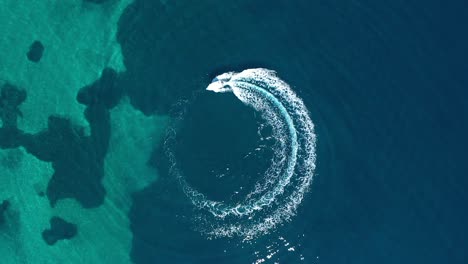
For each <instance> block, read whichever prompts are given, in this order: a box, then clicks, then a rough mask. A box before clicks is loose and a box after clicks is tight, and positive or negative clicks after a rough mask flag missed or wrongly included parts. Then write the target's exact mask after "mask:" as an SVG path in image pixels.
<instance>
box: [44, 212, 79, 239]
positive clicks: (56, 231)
mask: <svg viewBox="0 0 468 264" xmlns="http://www.w3.org/2000/svg"><path fill="white" fill-rule="evenodd" d="M77 232H78V228H77V226H76V225H75V224H73V223H69V222H67V221H65V220H63V219H62V218H60V217H57V216H54V217H52V218H51V219H50V229H46V230H44V231H43V232H42V238H43V239H44V241H45V242H46V243H47V244H48V245H54V244H55V243H56V242H57V241H59V240H63V239H71V238H73V237H74V236H75V235H76V233H77Z"/></svg>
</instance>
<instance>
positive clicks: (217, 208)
mask: <svg viewBox="0 0 468 264" xmlns="http://www.w3.org/2000/svg"><path fill="white" fill-rule="evenodd" d="M207 90H209V91H213V92H218V93H224V92H232V93H233V94H234V95H235V96H236V97H237V98H238V99H239V100H241V101H242V102H243V103H244V104H246V105H249V106H251V107H253V108H254V109H255V110H256V111H258V112H260V113H261V114H262V117H263V119H264V120H265V122H267V123H268V124H269V125H270V126H271V127H272V130H273V131H272V133H273V137H274V138H275V140H276V144H275V145H274V146H273V150H274V157H273V159H272V164H271V166H270V168H269V169H268V170H267V171H266V172H265V177H264V181H265V182H264V183H263V184H257V185H256V189H255V190H254V191H253V192H252V193H251V194H249V195H248V196H247V197H246V199H245V200H244V201H243V202H241V203H239V204H234V205H231V204H225V203H222V202H218V201H211V200H209V199H207V198H206V196H205V195H203V194H202V193H200V192H198V191H197V190H195V189H194V188H192V187H191V186H189V185H188V184H187V182H186V181H185V180H184V178H183V177H182V174H181V173H179V172H177V173H176V174H177V175H178V176H179V178H180V181H181V184H182V186H183V189H184V191H185V193H186V194H187V196H188V197H189V198H190V199H191V201H192V203H193V204H194V205H195V206H196V207H197V208H199V209H201V210H206V211H208V212H210V213H211V215H212V219H205V222H207V226H209V228H205V230H204V231H205V232H206V233H208V234H211V235H213V236H215V237H220V236H241V237H243V238H244V239H250V238H253V237H256V236H257V235H260V234H265V233H268V232H269V230H271V229H273V228H274V227H275V226H276V225H278V224H280V223H282V222H284V221H287V220H289V219H290V218H291V217H292V216H293V215H294V214H295V211H296V209H297V207H298V206H299V204H300V203H301V202H302V199H303V197H304V194H305V193H306V191H307V190H308V188H309V186H310V184H311V182H312V177H313V173H314V170H315V144H316V136H315V133H314V124H313V122H312V120H311V119H310V117H309V114H308V111H307V109H306V107H305V105H304V103H303V102H302V100H301V99H300V98H299V97H298V96H297V95H296V94H295V93H294V92H293V91H292V90H291V88H290V87H289V85H288V84H287V83H285V82H284V81H282V80H281V79H279V78H278V77H277V76H276V73H275V72H274V71H271V70H267V69H261V68H259V69H249V70H245V71H242V72H240V73H235V72H228V73H224V74H221V75H219V76H217V77H216V78H215V79H213V81H212V83H211V84H210V85H208V87H207ZM169 154H170V155H169V156H170V158H171V160H172V161H173V164H174V166H175V164H176V161H175V158H174V156H173V155H172V154H171V153H169ZM257 212H258V213H257ZM232 217H234V218H236V219H235V220H234V221H232ZM226 218H229V220H227V219H226ZM233 222H234V223H233Z"/></svg>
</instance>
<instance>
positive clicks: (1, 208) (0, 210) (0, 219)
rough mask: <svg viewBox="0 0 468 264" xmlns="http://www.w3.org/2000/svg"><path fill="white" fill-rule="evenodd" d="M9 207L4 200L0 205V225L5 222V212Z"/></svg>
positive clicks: (8, 203)
mask: <svg viewBox="0 0 468 264" xmlns="http://www.w3.org/2000/svg"><path fill="white" fill-rule="evenodd" d="M9 206H10V202H9V201H8V200H4V201H3V202H2V203H0V225H1V224H3V223H4V222H5V216H4V214H5V212H6V210H7V209H8V207H9Z"/></svg>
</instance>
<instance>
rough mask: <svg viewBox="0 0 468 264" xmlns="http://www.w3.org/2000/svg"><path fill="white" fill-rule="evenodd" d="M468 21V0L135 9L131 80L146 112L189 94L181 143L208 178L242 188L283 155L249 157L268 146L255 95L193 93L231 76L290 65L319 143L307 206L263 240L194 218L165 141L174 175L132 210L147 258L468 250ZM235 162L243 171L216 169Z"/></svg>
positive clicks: (129, 44) (302, 257) (219, 193)
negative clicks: (216, 233) (260, 143)
mask: <svg viewBox="0 0 468 264" xmlns="http://www.w3.org/2000/svg"><path fill="white" fill-rule="evenodd" d="M466 25H468V5H467V4H466V3H465V2H463V1H450V2H446V1H438V0H429V1H400V0H397V1H367V0H361V1H347V2H346V1H306V0H294V1H282V0H277V1H264V0H256V1H230V2H227V1H223V2H222V3H221V2H220V1H214V0H213V1H197V3H191V2H190V3H189V2H184V1H168V4H167V5H165V6H164V5H162V4H160V3H159V2H158V1H152V0H136V1H135V3H134V4H132V6H131V7H130V8H129V9H128V10H127V11H126V12H125V14H124V15H123V17H122V18H121V20H120V27H119V41H120V43H121V45H122V49H123V52H124V55H125V62H126V66H127V69H128V71H127V73H126V76H125V77H124V82H126V84H128V85H130V84H131V85H132V87H133V89H132V90H131V91H129V93H130V95H131V97H132V100H133V103H134V105H135V106H136V107H137V108H139V109H141V110H143V111H144V112H146V113H152V112H153V111H158V112H162V113H168V112H170V111H171V109H172V105H173V104H174V103H175V102H176V101H178V100H179V99H180V98H189V101H190V104H189V107H188V109H189V111H188V113H187V116H186V118H185V119H184V121H183V122H182V123H183V124H182V126H183V129H181V132H180V134H179V136H180V138H179V140H180V141H179V142H181V144H180V145H179V146H178V149H177V153H178V154H177V156H178V157H179V159H180V160H181V162H182V165H181V166H182V168H183V170H185V171H186V172H187V176H186V177H187V179H188V181H189V182H190V183H191V184H192V185H193V186H195V187H196V188H198V189H200V190H203V192H204V193H206V194H207V195H211V197H214V198H217V199H223V198H225V199H227V196H228V195H231V194H232V191H233V190H234V189H236V188H237V187H238V186H249V184H251V183H250V182H249V181H250V180H252V178H249V176H248V175H249V171H251V174H250V175H252V176H251V177H254V178H255V177H257V173H258V172H259V171H261V169H260V168H262V166H267V165H265V164H263V163H262V162H261V161H259V162H258V166H257V165H256V164H240V165H236V162H238V161H239V159H238V158H239V157H240V156H241V155H242V154H243V153H244V152H245V151H247V150H248V149H249V148H250V147H251V146H252V145H255V144H256V141H255V140H254V139H252V138H255V135H256V124H257V123H256V118H257V117H256V116H255V114H254V113H253V111H252V110H251V109H249V108H246V107H245V106H243V105H242V104H241V103H240V102H238V101H237V100H236V99H235V98H234V97H233V96H232V95H227V94H223V95H219V94H209V93H206V92H196V93H197V96H194V95H193V93H194V91H199V90H203V89H205V88H206V86H207V85H208V84H209V83H210V81H211V79H212V78H213V77H214V76H215V75H216V74H220V73H223V72H225V71H229V70H243V69H246V68H252V67H266V68H270V69H273V70H276V71H277V72H278V75H279V76H280V77H281V78H283V79H284V80H285V81H287V82H288V83H289V84H290V85H291V86H292V87H293V89H294V90H295V91H296V92H297V94H298V95H299V96H300V97H301V98H302V99H303V100H304V102H305V104H306V106H307V108H308V109H309V111H310V116H311V118H312V119H313V121H314V124H315V128H316V133H317V136H318V141H317V169H316V174H315V177H314V182H313V184H312V186H311V189H310V191H309V192H308V194H307V196H306V197H305V199H304V201H303V203H302V204H301V206H300V207H299V210H298V212H297V215H296V216H295V217H294V218H293V219H292V221H291V222H287V223H285V224H284V225H283V226H281V227H279V228H277V229H276V230H274V231H272V232H271V234H270V235H267V236H263V237H261V238H258V239H256V240H254V241H253V242H250V243H242V242H240V241H239V240H238V239H237V240H236V239H215V240H208V239H207V238H206V237H204V236H203V235H200V233H198V232H196V231H194V230H193V226H194V224H193V221H194V220H193V219H192V216H193V215H192V213H191V212H192V209H191V208H192V207H191V205H190V203H189V201H188V200H187V199H186V197H185V196H184V194H183V193H182V192H181V190H180V187H178V184H177V181H175V180H174V179H172V178H171V176H170V174H168V172H167V167H168V164H167V160H165V159H164V154H163V153H162V152H163V151H162V150H161V149H156V150H155V152H154V158H153V159H152V160H151V161H150V163H151V164H154V165H155V166H157V167H158V168H159V169H160V170H161V179H160V180H159V181H158V182H156V183H154V184H153V185H151V186H150V187H148V188H146V189H145V190H144V191H141V192H139V193H136V194H135V196H134V200H133V202H134V204H133V207H132V211H131V213H130V217H131V221H132V222H131V223H132V225H131V228H132V231H133V234H134V241H133V249H132V258H133V260H134V261H135V263H252V262H254V261H255V260H257V259H259V258H265V259H266V256H267V255H268V254H269V253H271V252H269V248H270V246H271V248H273V251H275V250H278V252H277V253H276V254H274V255H273V256H272V258H271V259H266V262H267V263H274V262H275V261H276V262H279V263H465V261H466V260H467V259H468V255H467V252H468V251H466V249H467V246H468V241H467V238H466V237H467V235H468V233H467V231H468V228H467V226H466V223H468V215H467V213H466V204H467V194H466V193H465V189H466V187H467V186H468V185H467V184H468V179H467V177H466V176H467V175H468V174H467V172H468V163H467V162H466V157H467V153H466V150H467V148H468V140H467V139H466V134H468V133H467V132H468V124H467V117H468V107H467V106H466V103H465V99H466V96H467V95H468V90H467V85H468V75H467V70H468V65H467V59H468V56H467V55H468V54H467V53H468V51H467V47H468V36H467V34H466ZM194 98H195V99H194ZM265 155H268V154H265ZM226 164H228V165H229V166H234V167H236V166H237V171H235V173H233V174H231V176H226V177H225V178H222V179H220V178H219V177H216V174H215V173H210V171H212V170H222V169H223V168H225V167H226V166H227V165H226ZM231 198H232V197H231ZM280 237H282V238H284V239H285V240H287V242H289V243H290V245H291V246H294V247H295V251H287V248H289V247H285V246H284V244H285V242H283V240H281V238H280ZM255 252H259V253H255Z"/></svg>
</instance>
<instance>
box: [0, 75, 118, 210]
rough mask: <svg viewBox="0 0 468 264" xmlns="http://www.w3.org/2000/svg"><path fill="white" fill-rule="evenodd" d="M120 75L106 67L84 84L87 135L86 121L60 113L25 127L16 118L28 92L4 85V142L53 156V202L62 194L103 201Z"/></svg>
mask: <svg viewBox="0 0 468 264" xmlns="http://www.w3.org/2000/svg"><path fill="white" fill-rule="evenodd" d="M116 78H117V73H116V72H115V71H113V70H110V69H105V70H104V71H103V72H102V76H101V78H100V79H99V80H97V81H96V82H95V83H93V84H91V85H89V86H86V87H83V88H82V89H81V91H80V92H79V94H78V96H77V100H78V101H79V102H80V103H82V104H84V105H86V106H87V107H86V109H85V112H84V115H85V118H86V119H87V120H88V122H89V124H90V128H91V133H90V135H89V136H87V135H85V132H84V128H83V127H78V126H76V125H74V124H73V123H72V122H71V120H69V119H68V118H65V117H58V116H50V117H49V120H48V127H47V129H46V130H44V131H41V132H39V133H37V134H28V133H24V132H23V131H21V130H19V129H18V128H17V118H18V116H22V115H21V112H20V111H19V108H18V106H19V105H20V104H21V103H22V102H23V101H24V100H25V99H26V92H25V91H24V90H20V89H18V88H16V87H14V86H13V85H10V84H5V85H3V86H2V89H1V93H0V117H1V120H2V122H3V126H2V128H0V147H1V148H17V147H20V146H23V147H24V148H25V149H26V151H27V152H28V153H31V154H32V155H34V156H35V157H37V158H38V159H40V160H43V161H47V162H52V166H53V169H54V174H53V176H52V178H51V180H50V181H49V183H48V186H47V190H46V192H45V194H46V195H47V197H48V199H49V201H50V204H51V205H52V206H54V205H55V204H56V202H57V201H58V200H60V199H64V198H74V199H76V200H77V201H78V202H79V203H80V204H81V205H82V206H83V207H85V208H91V207H97V206H99V205H101V204H102V202H103V201H104V197H105V194H106V191H105V189H104V187H103V186H102V183H101V180H102V178H103V176H104V167H103V166H104V165H103V164H104V158H105V155H106V152H107V148H108V144H109V137H110V133H111V131H110V114H109V110H110V109H111V108H112V107H114V106H115V105H116V104H117V103H118V102H119V100H120V98H121V96H122V90H121V89H119V87H120V86H117V85H116V84H117V82H116ZM12 158H14V157H12Z"/></svg>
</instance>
